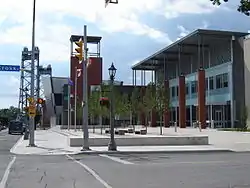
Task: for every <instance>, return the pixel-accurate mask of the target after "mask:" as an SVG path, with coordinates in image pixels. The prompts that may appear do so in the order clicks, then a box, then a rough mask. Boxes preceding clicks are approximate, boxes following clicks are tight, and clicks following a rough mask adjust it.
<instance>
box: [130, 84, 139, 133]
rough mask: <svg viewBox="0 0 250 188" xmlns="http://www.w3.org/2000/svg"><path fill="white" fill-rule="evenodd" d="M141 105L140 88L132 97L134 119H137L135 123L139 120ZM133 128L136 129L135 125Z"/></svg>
mask: <svg viewBox="0 0 250 188" xmlns="http://www.w3.org/2000/svg"><path fill="white" fill-rule="evenodd" d="M139 103H140V90H139V88H138V87H135V88H134V89H133V92H132V94H131V97H130V107H131V114H132V119H133V117H135V121H137V119H138V111H139ZM133 128H134V129H135V126H134V123H133Z"/></svg>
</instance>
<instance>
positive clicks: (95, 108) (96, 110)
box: [88, 91, 100, 122]
mask: <svg viewBox="0 0 250 188" xmlns="http://www.w3.org/2000/svg"><path fill="white" fill-rule="evenodd" d="M99 99H100V92H99V91H92V92H91V94H90V96H89V101H88V104H89V116H90V119H91V121H92V122H93V120H94V119H95V118H96V117H97V116H98V115H99V114H100V104H99Z"/></svg>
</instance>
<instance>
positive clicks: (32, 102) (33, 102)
mask: <svg viewBox="0 0 250 188" xmlns="http://www.w3.org/2000/svg"><path fill="white" fill-rule="evenodd" d="M28 101H29V103H30V104H31V105H32V104H35V99H34V98H31V97H29V98H28Z"/></svg>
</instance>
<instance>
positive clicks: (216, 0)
mask: <svg viewBox="0 0 250 188" xmlns="http://www.w3.org/2000/svg"><path fill="white" fill-rule="evenodd" d="M210 1H212V3H213V4H214V5H221V3H222V2H223V1H224V2H229V0H223V1H222V0H210ZM237 10H238V11H239V12H241V13H243V14H245V15H246V16H249V15H250V2H249V0H240V2H239V6H238V9H237Z"/></svg>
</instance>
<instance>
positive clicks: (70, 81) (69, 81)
mask: <svg viewBox="0 0 250 188" xmlns="http://www.w3.org/2000/svg"><path fill="white" fill-rule="evenodd" d="M68 84H69V85H70V86H73V85H74V82H73V81H72V80H71V79H70V78H68Z"/></svg>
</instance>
